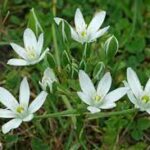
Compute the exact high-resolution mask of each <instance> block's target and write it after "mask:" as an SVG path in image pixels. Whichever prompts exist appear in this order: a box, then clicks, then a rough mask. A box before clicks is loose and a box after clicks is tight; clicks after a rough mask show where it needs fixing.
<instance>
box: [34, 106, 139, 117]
mask: <svg viewBox="0 0 150 150" xmlns="http://www.w3.org/2000/svg"><path fill="white" fill-rule="evenodd" d="M137 111H138V109H137V108H131V109H127V110H122V111H116V112H99V113H95V114H91V113H89V112H87V111H85V109H84V110H82V111H81V110H80V111H79V110H77V109H70V110H64V111H61V112H57V113H51V114H44V115H40V116H35V117H34V119H46V118H55V117H60V116H61V117H72V116H80V115H86V116H87V120H92V119H97V118H104V117H110V116H116V115H125V114H129V113H135V112H137Z"/></svg>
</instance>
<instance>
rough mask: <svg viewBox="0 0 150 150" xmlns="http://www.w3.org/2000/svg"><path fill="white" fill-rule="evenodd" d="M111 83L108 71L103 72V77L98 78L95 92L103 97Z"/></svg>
mask: <svg viewBox="0 0 150 150" xmlns="http://www.w3.org/2000/svg"><path fill="white" fill-rule="evenodd" d="M111 83H112V78H111V75H110V72H107V73H105V75H104V76H103V78H102V79H101V80H100V82H99V84H98V87H97V93H98V94H99V95H100V96H102V97H104V96H105V95H106V94H107V93H108V91H109V89H110V87H111Z"/></svg>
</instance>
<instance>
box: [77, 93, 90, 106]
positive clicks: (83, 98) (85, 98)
mask: <svg viewBox="0 0 150 150" xmlns="http://www.w3.org/2000/svg"><path fill="white" fill-rule="evenodd" d="M77 94H78V96H79V97H80V98H81V100H82V101H83V102H84V103H86V104H88V105H90V104H91V97H89V96H88V95H87V94H85V93H83V92H77Z"/></svg>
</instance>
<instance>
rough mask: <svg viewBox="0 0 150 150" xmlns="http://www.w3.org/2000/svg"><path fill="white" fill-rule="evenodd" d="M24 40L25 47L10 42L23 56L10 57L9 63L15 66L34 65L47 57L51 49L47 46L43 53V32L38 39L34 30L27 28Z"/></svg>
mask: <svg viewBox="0 0 150 150" xmlns="http://www.w3.org/2000/svg"><path fill="white" fill-rule="evenodd" d="M23 41H24V48H23V47H21V46H19V45H18V44H15V43H11V44H10V45H11V47H12V48H13V50H14V51H15V52H16V53H17V54H18V55H19V56H20V57H21V58H13V59H10V60H8V62H7V64H9V65H13V66H27V65H33V64H36V63H38V62H40V61H41V60H42V59H43V58H44V57H45V55H46V53H47V52H48V51H49V49H48V48H47V49H46V50H45V51H44V52H43V53H42V49H43V41H44V37H43V33H41V34H40V36H39V37H38V40H37V39H36V36H35V34H34V32H33V31H32V30H31V29H29V28H27V29H26V30H25V31H24V35H23Z"/></svg>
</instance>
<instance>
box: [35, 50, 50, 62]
mask: <svg viewBox="0 0 150 150" xmlns="http://www.w3.org/2000/svg"><path fill="white" fill-rule="evenodd" d="M48 51H49V48H46V50H45V51H44V52H43V53H42V54H41V56H40V59H39V61H38V62H40V61H41V60H42V59H44V57H45V55H46V54H47V53H48Z"/></svg>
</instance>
